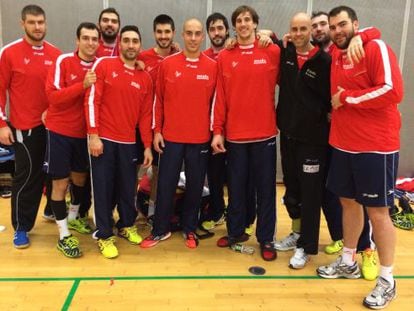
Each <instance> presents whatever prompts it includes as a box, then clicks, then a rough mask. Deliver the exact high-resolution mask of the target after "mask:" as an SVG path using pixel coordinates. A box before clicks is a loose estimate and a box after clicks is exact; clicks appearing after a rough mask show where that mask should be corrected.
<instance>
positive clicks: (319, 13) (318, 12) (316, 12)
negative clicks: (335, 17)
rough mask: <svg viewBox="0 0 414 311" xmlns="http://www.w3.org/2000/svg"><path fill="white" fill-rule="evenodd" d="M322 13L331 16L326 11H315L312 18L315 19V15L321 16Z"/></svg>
mask: <svg viewBox="0 0 414 311" xmlns="http://www.w3.org/2000/svg"><path fill="white" fill-rule="evenodd" d="M322 15H325V16H326V17H329V15H328V13H326V12H325V11H313V12H312V16H311V19H314V18H315V17H319V16H322Z"/></svg>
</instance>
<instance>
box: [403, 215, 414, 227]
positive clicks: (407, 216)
mask: <svg viewBox="0 0 414 311" xmlns="http://www.w3.org/2000/svg"><path fill="white" fill-rule="evenodd" d="M404 216H405V218H406V219H407V220H409V221H410V222H411V224H413V227H414V213H405V214H404Z"/></svg>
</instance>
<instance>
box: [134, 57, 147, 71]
mask: <svg viewBox="0 0 414 311" xmlns="http://www.w3.org/2000/svg"><path fill="white" fill-rule="evenodd" d="M135 68H136V69H137V70H142V71H144V69H145V63H144V62H143V61H142V60H138V59H137V60H136V61H135Z"/></svg>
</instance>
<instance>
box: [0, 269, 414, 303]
mask: <svg viewBox="0 0 414 311" xmlns="http://www.w3.org/2000/svg"><path fill="white" fill-rule="evenodd" d="M394 278H396V279H414V275H397V276H394ZM253 279H265V280H326V279H324V278H321V277H319V276H317V275H257V276H253V275H207V276H205V275H183V276H117V277H110V276H102V277H60V278H53V277H47V278H42V277H32V278H0V283H1V282H45V281H46V282H47V281H49V282H59V281H73V285H72V287H71V289H70V291H69V293H68V295H67V297H66V299H65V302H64V303H63V306H62V309H61V310H62V311H67V310H69V307H70V305H71V304H72V301H73V298H74V297H75V295H76V292H77V290H78V287H79V284H80V282H81V281H115V280H117V281H160V280H161V281H171V280H253Z"/></svg>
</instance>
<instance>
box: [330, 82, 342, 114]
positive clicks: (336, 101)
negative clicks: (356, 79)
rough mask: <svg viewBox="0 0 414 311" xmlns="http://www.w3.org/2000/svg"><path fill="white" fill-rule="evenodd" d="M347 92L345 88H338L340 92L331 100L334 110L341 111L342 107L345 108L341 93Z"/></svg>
mask: <svg viewBox="0 0 414 311" xmlns="http://www.w3.org/2000/svg"><path fill="white" fill-rule="evenodd" d="M343 91H345V90H344V89H343V88H341V87H340V86H338V92H336V94H335V95H334V96H332V98H331V104H332V108H333V109H335V110H336V109H339V108H340V107H341V106H343V105H344V104H342V103H341V99H340V97H341V93H342V92H343Z"/></svg>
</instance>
